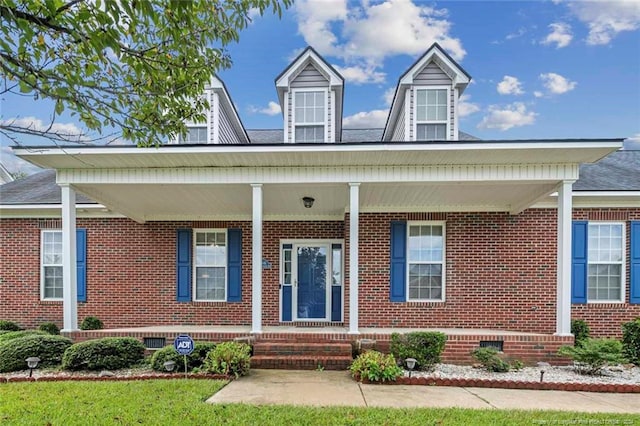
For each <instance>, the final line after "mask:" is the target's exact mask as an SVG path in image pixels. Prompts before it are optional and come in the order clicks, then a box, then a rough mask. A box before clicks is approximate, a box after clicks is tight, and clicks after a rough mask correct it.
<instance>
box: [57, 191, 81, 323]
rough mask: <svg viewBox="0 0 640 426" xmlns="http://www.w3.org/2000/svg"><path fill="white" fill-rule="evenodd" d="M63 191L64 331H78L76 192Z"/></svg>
mask: <svg viewBox="0 0 640 426" xmlns="http://www.w3.org/2000/svg"><path fill="white" fill-rule="evenodd" d="M60 188H61V189H62V309H63V328H62V331H66V332H70V331H76V330H78V287H77V277H76V275H77V272H76V191H75V190H74V189H73V188H71V187H70V186H69V185H60Z"/></svg>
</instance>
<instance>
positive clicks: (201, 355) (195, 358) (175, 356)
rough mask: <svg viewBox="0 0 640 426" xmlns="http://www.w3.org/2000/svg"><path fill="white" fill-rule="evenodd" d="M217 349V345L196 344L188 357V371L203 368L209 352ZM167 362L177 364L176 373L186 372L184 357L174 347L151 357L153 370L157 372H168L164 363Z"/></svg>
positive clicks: (166, 347) (166, 348)
mask: <svg viewBox="0 0 640 426" xmlns="http://www.w3.org/2000/svg"><path fill="white" fill-rule="evenodd" d="M215 347H216V344H215V343H208V342H196V344H195V347H194V348H193V352H191V354H189V355H187V369H188V370H191V371H193V370H195V369H199V368H200V367H202V364H204V360H205V358H206V357H207V354H208V353H209V351H211V350H213V349H215ZM167 361H174V362H175V363H176V367H175V370H174V371H176V372H180V371H184V356H183V355H180V354H179V353H178V351H176V350H175V348H174V347H173V345H171V346H165V347H164V348H162V349H159V350H157V351H155V352H154V353H153V356H151V368H153V369H154V370H156V371H166V370H165V368H164V363H165V362H167Z"/></svg>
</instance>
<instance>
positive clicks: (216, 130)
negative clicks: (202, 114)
mask: <svg viewBox="0 0 640 426" xmlns="http://www.w3.org/2000/svg"><path fill="white" fill-rule="evenodd" d="M209 97H210V99H209V105H210V106H211V109H212V110H213V120H212V117H211V114H209V115H208V116H207V129H208V131H207V134H211V133H213V140H212V141H209V143H214V144H218V143H220V121H221V120H220V99H219V98H218V94H217V93H212V92H209ZM211 126H213V132H212V131H211V130H212V129H211Z"/></svg>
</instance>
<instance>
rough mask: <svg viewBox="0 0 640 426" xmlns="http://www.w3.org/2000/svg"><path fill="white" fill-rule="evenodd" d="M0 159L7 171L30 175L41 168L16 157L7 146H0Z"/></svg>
mask: <svg viewBox="0 0 640 426" xmlns="http://www.w3.org/2000/svg"><path fill="white" fill-rule="evenodd" d="M0 159H1V160H2V165H3V166H4V167H5V168H6V169H7V170H8V171H9V173H13V174H16V173H25V174H28V175H30V174H33V173H36V172H38V171H40V170H41V169H40V168H39V167H37V166H34V165H33V164H31V163H28V162H27V161H25V160H23V159H21V158H18V157H16V156H15V154H14V153H13V151H12V150H11V148H10V147H8V146H2V147H0Z"/></svg>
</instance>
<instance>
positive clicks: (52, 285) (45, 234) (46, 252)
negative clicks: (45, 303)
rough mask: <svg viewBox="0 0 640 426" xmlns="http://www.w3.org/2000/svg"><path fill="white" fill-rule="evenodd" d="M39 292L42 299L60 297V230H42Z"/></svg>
mask: <svg viewBox="0 0 640 426" xmlns="http://www.w3.org/2000/svg"><path fill="white" fill-rule="evenodd" d="M41 243H42V249H41V250H40V253H41V269H40V276H41V277H42V278H41V286H42V287H41V292H40V294H41V295H42V299H43V300H61V299H62V231H42V238H41Z"/></svg>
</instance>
